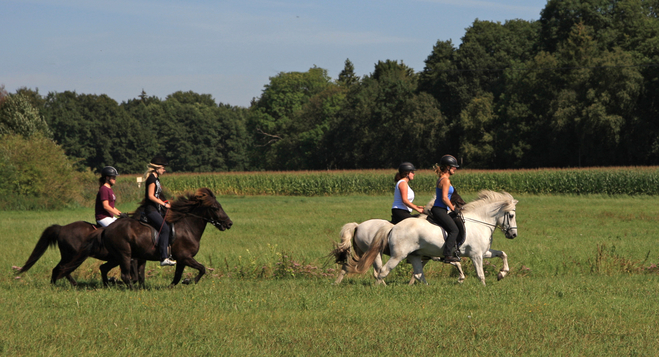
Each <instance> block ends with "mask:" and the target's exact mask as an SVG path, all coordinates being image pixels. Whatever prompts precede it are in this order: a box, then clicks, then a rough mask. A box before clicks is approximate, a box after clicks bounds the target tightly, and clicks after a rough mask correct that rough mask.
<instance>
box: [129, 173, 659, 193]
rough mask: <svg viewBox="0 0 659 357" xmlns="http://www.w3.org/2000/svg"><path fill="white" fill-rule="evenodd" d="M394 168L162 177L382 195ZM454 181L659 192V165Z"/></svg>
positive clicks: (426, 187) (469, 186)
mask: <svg viewBox="0 0 659 357" xmlns="http://www.w3.org/2000/svg"><path fill="white" fill-rule="evenodd" d="M395 173H396V171H395V170H353V171H300V172H241V173H203V174H196V173H182V174H167V175H165V176H163V178H162V182H163V185H164V186H165V188H166V189H168V190H169V191H170V192H172V193H175V194H177V193H181V192H184V191H189V190H194V189H196V188H199V187H208V188H210V189H211V190H213V191H214V192H215V193H216V194H218V195H291V196H329V195H350V194H366V195H378V194H388V193H391V192H393V187H394V175H395ZM436 179H437V176H436V175H435V174H434V172H432V171H431V170H419V171H417V175H416V177H415V179H414V181H412V182H411V183H410V186H411V187H412V188H413V189H414V191H416V192H422V193H428V192H432V191H433V190H434V187H435V181H436ZM122 180H133V182H135V181H134V180H135V178H134V177H130V176H128V175H126V176H122ZM451 181H452V183H453V185H454V186H455V187H456V188H458V189H459V190H460V191H461V192H477V191H480V190H482V189H489V190H494V191H507V192H510V193H526V194H576V195H583V194H605V195H620V194H622V195H657V194H659V168H658V167H613V168H610V167H609V168H588V169H537V170H500V171H494V170H490V171H484V170H483V171H481V170H459V171H458V172H457V174H456V175H454V176H453V177H452V178H451ZM142 190H143V188H142ZM139 195H140V196H141V195H142V193H140V194H139Z"/></svg>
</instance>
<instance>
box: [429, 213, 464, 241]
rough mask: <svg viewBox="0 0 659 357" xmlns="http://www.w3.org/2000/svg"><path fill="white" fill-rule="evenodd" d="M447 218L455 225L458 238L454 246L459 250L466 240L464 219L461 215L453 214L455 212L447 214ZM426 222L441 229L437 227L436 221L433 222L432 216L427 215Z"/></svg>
mask: <svg viewBox="0 0 659 357" xmlns="http://www.w3.org/2000/svg"><path fill="white" fill-rule="evenodd" d="M449 217H451V218H453V222H455V225H456V226H458V238H457V240H456V246H457V248H458V249H459V248H460V247H461V246H462V243H464V242H465V240H466V239H467V232H466V229H465V221H464V218H463V217H462V214H460V213H455V211H454V212H451V213H449ZM426 220H427V221H428V222H430V223H431V224H434V225H436V226H437V227H440V228H443V227H442V226H441V225H439V223H437V221H435V219H434V218H433V216H432V215H428V217H427V218H426Z"/></svg>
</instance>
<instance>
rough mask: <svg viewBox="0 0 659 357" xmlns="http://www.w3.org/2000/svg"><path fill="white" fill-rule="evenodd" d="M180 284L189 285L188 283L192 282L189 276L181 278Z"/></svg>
mask: <svg viewBox="0 0 659 357" xmlns="http://www.w3.org/2000/svg"><path fill="white" fill-rule="evenodd" d="M181 284H185V285H190V284H192V280H190V278H185V279H183V281H182V282H181Z"/></svg>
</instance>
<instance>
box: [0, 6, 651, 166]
mask: <svg viewBox="0 0 659 357" xmlns="http://www.w3.org/2000/svg"><path fill="white" fill-rule="evenodd" d="M657 9H659V0H649V1H648V0H643V1H641V0H561V1H557V0H550V1H548V2H547V4H546V6H545V8H544V9H543V10H542V12H541V14H540V19H539V20H534V21H526V20H519V19H514V20H508V21H505V22H504V23H500V22H491V21H481V20H478V19H477V20H475V21H474V22H473V23H472V25H471V26H470V27H469V28H467V29H466V32H465V34H464V36H463V38H462V43H461V44H460V45H459V46H455V45H454V44H453V43H452V42H451V41H442V40H439V41H437V43H436V44H435V45H434V46H433V48H432V50H431V52H430V54H429V55H428V57H427V59H426V60H425V67H424V69H423V70H422V71H420V72H415V71H414V70H413V69H411V68H409V67H408V66H407V65H405V64H404V63H403V62H402V61H397V60H383V61H378V63H376V64H375V66H374V69H373V71H372V72H371V73H370V74H368V75H365V76H362V77H359V76H357V75H356V74H355V71H354V66H353V64H352V63H351V62H350V60H349V59H348V60H346V61H345V65H344V69H343V71H342V72H341V73H340V74H339V75H338V78H336V79H332V78H330V77H329V76H328V74H327V71H326V70H325V69H322V68H318V67H315V66H314V67H313V68H310V69H309V70H308V71H306V72H281V73H279V74H277V75H276V76H274V77H271V78H270V81H269V83H267V84H266V85H265V86H264V89H263V91H262V93H261V95H260V97H258V98H254V99H253V100H252V102H251V104H250V106H249V108H243V107H236V106H231V105H228V104H222V103H219V104H218V103H216V102H215V100H214V99H213V98H212V97H211V96H210V95H208V94H197V93H194V92H176V93H173V94H171V95H169V96H167V97H166V98H164V99H160V98H157V97H154V96H148V95H147V93H144V92H142V94H141V95H139V96H138V97H137V98H135V99H131V100H128V101H126V102H122V103H117V102H116V101H114V100H113V99H111V98H109V97H108V96H106V95H88V94H77V93H75V92H69V91H67V92H63V93H55V92H51V93H48V94H47V95H45V96H44V95H41V94H39V93H38V90H32V89H27V88H22V89H20V90H18V91H17V92H16V93H15V94H6V95H5V97H13V96H16V97H21V98H22V99H21V100H22V101H23V102H25V101H27V102H28V104H29V106H30V108H32V109H22V110H23V111H26V110H27V112H29V113H32V115H35V111H36V113H37V115H36V116H37V117H38V118H41V119H35V120H34V123H36V124H34V125H33V126H32V127H34V129H33V130H38V128H44V127H45V129H43V130H42V131H43V132H44V133H45V134H44V135H46V136H49V137H51V138H52V139H53V140H54V141H55V142H56V143H57V144H59V145H61V147H62V148H63V149H64V151H65V152H66V154H67V155H68V156H69V157H73V158H77V159H79V161H78V162H77V165H78V166H79V167H81V168H85V167H90V168H93V169H95V170H99V169H100V168H102V167H103V166H105V165H113V166H115V167H117V169H118V170H119V171H120V172H141V171H143V170H144V165H145V164H146V163H147V162H148V160H149V159H150V158H151V157H152V156H153V155H155V154H156V153H160V154H163V155H165V156H167V157H168V158H169V160H170V163H171V168H172V169H173V170H174V171H187V172H211V171H249V170H324V169H352V168H394V167H397V166H398V164H400V162H402V161H411V162H413V163H414V164H415V165H416V166H417V167H421V168H430V167H431V166H432V165H433V164H434V163H435V162H437V160H438V159H439V157H441V156H442V155H444V154H447V153H450V154H452V155H454V156H456V157H457V158H458V159H459V160H460V162H461V163H462V164H463V166H464V167H470V168H490V169H492V168H534V167H582V166H611V165H623V166H628V165H656V164H657V163H659V118H657V106H658V105H659V103H658V102H657V98H659V97H658V96H657V94H659V67H658V66H659V36H658V35H659V19H658V15H657ZM5 102H7V101H5ZM23 104H25V103H23ZM3 107H5V109H6V110H4V111H3V110H0V135H2V130H5V131H7V130H6V129H2V125H4V126H5V127H10V126H11V125H15V124H11V123H14V122H15V121H16V120H14V119H11V120H10V119H7V118H10V117H12V115H14V114H12V113H14V112H16V111H20V110H19V109H16V108H15V107H16V106H15V105H14V106H13V107H12V108H14V109H11V110H9V109H7V108H8V105H3ZM1 113H5V114H1ZM12 120H14V121H12ZM39 120H41V121H39ZM44 123H46V124H47V125H45V126H44Z"/></svg>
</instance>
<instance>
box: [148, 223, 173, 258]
mask: <svg viewBox="0 0 659 357" xmlns="http://www.w3.org/2000/svg"><path fill="white" fill-rule="evenodd" d="M146 217H147V218H148V219H149V224H150V225H151V226H152V227H153V228H155V229H156V230H157V231H160V238H159V239H158V248H160V261H163V260H165V259H167V246H168V245H169V225H168V224H167V222H165V219H164V218H163V217H162V216H161V215H160V213H158V211H151V212H147V214H146ZM161 227H162V228H161Z"/></svg>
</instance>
